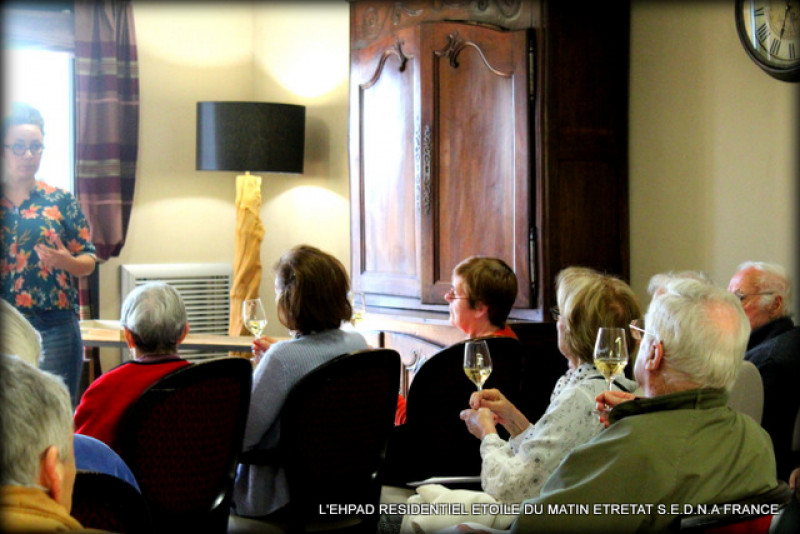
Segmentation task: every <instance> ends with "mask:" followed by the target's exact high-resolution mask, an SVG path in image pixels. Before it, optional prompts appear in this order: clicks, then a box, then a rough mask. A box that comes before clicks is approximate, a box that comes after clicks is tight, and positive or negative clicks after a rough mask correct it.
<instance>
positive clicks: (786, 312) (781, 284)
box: [736, 261, 792, 317]
mask: <svg viewBox="0 0 800 534" xmlns="http://www.w3.org/2000/svg"><path fill="white" fill-rule="evenodd" d="M745 269H754V270H755V271H756V272H757V273H758V274H757V275H756V276H755V277H754V278H753V279H752V281H753V285H755V288H756V291H758V292H759V293H761V292H764V293H770V294H769V295H759V298H758V305H759V307H761V308H766V307H767V306H769V305H770V303H772V301H773V300H775V296H776V295H780V296H781V297H783V298H782V299H781V308H780V310H778V316H779V317H788V316H790V315H791V314H792V283H791V281H790V280H789V276H788V275H787V274H786V269H784V268H783V267H782V266H780V265H778V264H777V263H767V262H763V261H746V262H744V263H742V264H741V265H739V267H737V268H736V272H740V271H743V270H745Z"/></svg>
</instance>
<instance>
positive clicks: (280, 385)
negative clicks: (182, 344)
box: [233, 245, 367, 519]
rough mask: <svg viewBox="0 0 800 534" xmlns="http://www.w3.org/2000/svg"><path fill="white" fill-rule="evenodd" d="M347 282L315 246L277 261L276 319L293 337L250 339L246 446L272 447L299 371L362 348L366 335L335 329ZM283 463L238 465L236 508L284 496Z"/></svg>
mask: <svg viewBox="0 0 800 534" xmlns="http://www.w3.org/2000/svg"><path fill="white" fill-rule="evenodd" d="M349 289H350V282H349V280H348V278H347V273H346V272H345V270H344V266H343V265H342V263H341V262H340V261H339V260H337V259H336V258H334V257H333V256H331V255H330V254H327V253H325V252H323V251H321V250H319V249H317V248H314V247H310V246H308V245H299V246H297V247H294V248H292V249H291V250H289V251H288V252H286V253H284V255H283V256H281V259H280V260H278V263H277V265H276V266H275V304H276V306H277V309H278V319H279V320H280V322H281V324H283V325H284V326H285V327H286V328H288V329H289V330H290V331H291V332H292V333H293V335H294V337H293V338H292V339H290V340H288V341H279V342H277V343H274V340H271V339H269V338H266V337H262V338H259V339H256V340H255V342H254V344H253V354H254V355H255V359H256V360H260V361H258V364H257V365H256V368H255V371H254V374H253V390H252V395H251V397H250V410H249V412H248V416H247V427H246V430H245V434H244V450H245V451H250V450H265V449H273V448H275V447H277V445H278V442H279V440H280V415H281V408H282V407H283V403H284V401H285V400H286V397H287V395H288V394H289V391H290V390H291V389H292V386H294V385H295V384H296V383H297V382H298V381H299V380H300V379H301V378H303V377H304V376H305V375H306V374H308V373H309V372H311V371H312V370H314V369H316V368H317V367H319V366H320V365H322V364H324V363H326V362H328V361H330V360H332V359H334V358H335V357H337V356H340V355H342V354H346V353H350V352H355V351H358V350H364V349H366V348H367V342H366V341H365V340H364V338H363V337H362V336H361V334H358V333H356V332H346V331H344V330H342V329H341V328H340V326H341V325H342V322H343V321H349V320H350V317H351V315H352V313H353V309H352V306H351V305H350V301H349V300H348V299H347V292H348V291H349ZM289 499H290V495H289V491H288V487H287V482H286V476H285V475H284V472H283V469H282V468H280V467H274V466H271V465H240V466H239V469H238V472H237V474H236V483H235V485H234V490H233V504H234V509H235V512H236V514H237V515H240V516H246V517H253V518H264V519H267V517H266V516H270V515H271V516H272V517H270V518H269V519H272V518H274V517H275V515H274V514H275V513H276V512H280V511H281V509H282V508H283V507H284V506H285V505H286V504H288V503H289Z"/></svg>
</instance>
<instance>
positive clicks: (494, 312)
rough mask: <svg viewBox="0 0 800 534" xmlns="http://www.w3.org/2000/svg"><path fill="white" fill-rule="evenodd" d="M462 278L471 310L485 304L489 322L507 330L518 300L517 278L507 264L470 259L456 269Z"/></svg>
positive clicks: (481, 257) (486, 258)
mask: <svg viewBox="0 0 800 534" xmlns="http://www.w3.org/2000/svg"><path fill="white" fill-rule="evenodd" d="M453 275H454V276H459V277H461V280H462V282H463V287H464V292H465V294H466V297H467V299H468V302H469V306H470V308H474V307H475V304H476V303H478V302H482V303H483V304H485V305H486V307H487V308H488V309H489V313H488V315H489V322H490V323H492V324H493V325H494V326H497V327H499V328H503V327H504V326H505V324H506V319H508V314H509V313H511V308H512V307H513V306H514V301H515V300H516V298H517V275H515V274H514V271H513V270H512V269H511V267H509V266H508V264H507V263H506V262H504V261H503V260H501V259H498V258H488V257H486V256H470V257H469V258H467V259H465V260H463V261H461V262H460V263H459V264H458V265H456V266H455V268H454V269H453Z"/></svg>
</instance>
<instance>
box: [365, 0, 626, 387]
mask: <svg viewBox="0 0 800 534" xmlns="http://www.w3.org/2000/svg"><path fill="white" fill-rule="evenodd" d="M629 22H630V6H629V4H628V3H627V2H588V1H583V0H580V1H576V2H556V1H545V0H462V1H457V0H450V1H446V0H417V1H412V0H409V1H382V0H351V2H350V187H351V189H350V193H351V249H352V258H351V273H352V283H353V288H354V289H355V290H357V291H362V292H364V293H365V295H366V300H367V304H368V317H369V321H368V322H367V324H365V328H366V329H367V330H370V331H373V332H376V335H377V336H378V338H377V339H376V340H374V341H375V342H377V343H380V344H383V345H388V346H394V347H396V348H398V349H399V350H400V351H401V353H403V356H404V358H405V359H406V363H407V364H408V365H409V366H411V367H412V368H413V366H414V365H415V364H416V360H420V359H424V357H425V356H427V355H429V353H430V352H431V351H433V350H434V349H435V348H437V347H439V346H442V345H447V344H449V343H452V342H453V341H455V340H456V339H459V338H460V337H462V336H461V335H460V334H459V333H456V332H452V327H448V326H447V319H448V316H447V304H446V302H445V301H444V293H445V292H446V291H447V289H449V287H450V280H451V272H452V269H453V267H455V265H456V264H457V263H458V262H459V261H461V260H462V259H464V258H466V257H468V256H471V255H473V254H484V255H489V256H495V257H499V258H502V259H503V260H505V261H506V262H507V263H508V264H509V265H510V266H512V268H513V269H514V271H515V273H516V275H517V278H518V281H519V293H518V295H517V299H516V303H515V307H514V310H513V311H512V314H511V319H512V321H511V324H512V327H513V328H514V329H515V330H516V331H517V333H518V334H519V335H520V338H521V340H522V341H523V342H524V343H527V344H530V345H531V346H532V347H533V348H534V349H536V348H538V349H542V350H544V348H545V347H546V350H547V351H549V352H550V353H552V352H553V351H554V350H556V349H555V347H554V346H552V345H553V344H554V340H555V331H554V328H553V324H552V322H549V314H548V313H547V310H548V309H549V308H550V307H551V306H553V305H554V304H555V289H554V278H555V276H556V274H557V273H558V272H559V270H561V269H562V268H564V267H567V266H569V265H585V266H589V267H593V268H596V269H599V270H601V271H605V272H609V273H614V274H617V275H620V276H621V277H623V278H625V279H627V278H628V275H629V245H628V189H627V165H628V158H627V146H628V141H627V129H628V63H629ZM415 343H416V344H417V345H418V347H417V348H416V349H415V348H414V344H415ZM409 350H410V351H411V353H412V354H411V356H409V354H408V351H409ZM556 354H557V350H556ZM411 360H414V361H411ZM548 394H549V391H548Z"/></svg>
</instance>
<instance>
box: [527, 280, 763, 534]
mask: <svg viewBox="0 0 800 534" xmlns="http://www.w3.org/2000/svg"><path fill="white" fill-rule="evenodd" d="M645 325H646V326H647V330H646V331H645V332H643V333H644V337H643V339H642V340H641V343H640V348H639V355H638V357H637V359H636V366H635V369H634V374H635V376H636V379H637V381H638V382H639V385H640V386H641V387H642V388H643V390H644V393H645V398H635V397H633V396H632V395H630V394H627V393H623V392H617V391H614V392H605V393H603V394H601V395H600V396H598V405H599V406H598V407H604V406H615V407H614V409H613V410H612V411H611V413H610V415H609V419H610V426H609V427H608V428H607V429H606V430H605V431H603V432H601V433H600V434H599V435H598V436H596V437H595V438H594V439H592V440H591V441H589V442H588V443H586V444H584V445H580V446H578V447H576V448H575V449H574V450H573V451H572V453H570V455H569V456H567V458H566V459H565V460H564V461H563V462H562V464H561V465H560V466H559V467H558V469H556V471H555V472H554V473H553V474H552V475H551V477H550V478H549V479H548V481H547V483H546V484H545V486H544V488H543V489H542V492H541V495H540V497H538V498H536V499H531V500H528V501H525V503H524V506H525V507H524V508H523V510H522V511H523V513H522V515H520V517H519V518H518V519H517V521H516V522H515V523H514V525H513V529H512V530H513V531H516V532H635V531H656V532H662V531H664V530H665V529H666V528H667V527H668V526H669V524H670V523H671V522H672V521H673V520H674V519H675V517H676V515H678V514H680V513H683V505H686V504H692V505H696V504H703V503H722V502H727V501H732V500H735V499H739V498H742V497H745V496H748V495H752V494H757V493H761V492H764V491H767V490H769V489H771V488H773V487H774V486H775V485H776V484H777V481H776V478H775V474H774V469H775V460H774V457H773V455H772V450H771V447H770V443H769V436H768V435H767V433H766V432H764V430H763V429H761V428H760V427H759V426H758V424H757V423H756V422H755V421H753V419H751V418H750V417H747V416H745V415H742V414H739V413H738V412H735V411H733V410H731V409H729V408H728V407H727V406H726V400H727V396H728V395H727V390H728V389H729V388H730V387H731V384H733V382H734V380H735V379H736V373H737V372H738V369H739V367H740V364H741V362H742V358H743V356H744V352H745V347H746V345H747V338H748V336H749V334H750V326H749V325H748V323H747V317H746V316H745V315H744V313H743V311H742V308H741V306H740V305H739V303H738V301H737V300H736V297H734V296H733V295H731V294H730V293H728V292H726V291H724V290H722V289H719V288H715V287H713V286H711V285H709V284H704V283H702V282H698V281H696V280H672V281H669V282H667V284H666V285H665V287H664V291H663V293H662V294H660V295H659V296H657V297H656V298H654V299H653V301H652V302H651V304H650V308H649V310H648V313H647V315H646V317H645ZM640 333H641V332H640ZM622 401H627V402H622ZM614 505H624V508H623V506H616V507H615V506H614ZM631 505H635V506H631ZM526 511H527V513H526Z"/></svg>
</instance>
